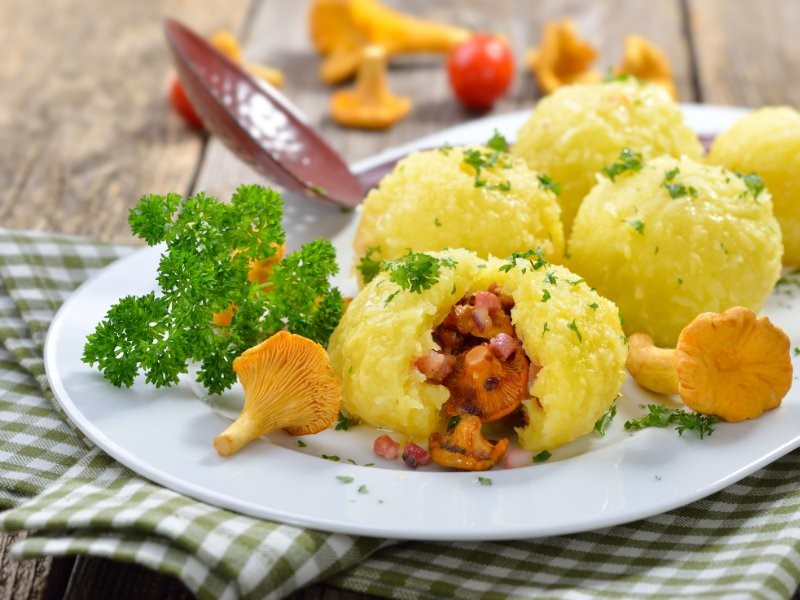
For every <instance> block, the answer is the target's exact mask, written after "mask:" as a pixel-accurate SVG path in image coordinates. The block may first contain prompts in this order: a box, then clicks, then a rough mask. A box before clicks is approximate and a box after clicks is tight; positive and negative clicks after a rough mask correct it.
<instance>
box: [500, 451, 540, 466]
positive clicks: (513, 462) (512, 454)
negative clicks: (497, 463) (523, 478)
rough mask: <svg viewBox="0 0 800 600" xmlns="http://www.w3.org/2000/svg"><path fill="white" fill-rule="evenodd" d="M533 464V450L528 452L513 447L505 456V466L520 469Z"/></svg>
mask: <svg viewBox="0 0 800 600" xmlns="http://www.w3.org/2000/svg"><path fill="white" fill-rule="evenodd" d="M531 464H533V452H528V451H527V450H523V449H522V448H512V449H511V450H509V451H508V452H506V455H505V456H504V457H503V468H505V469H518V468H520V467H527V466H530V465H531Z"/></svg>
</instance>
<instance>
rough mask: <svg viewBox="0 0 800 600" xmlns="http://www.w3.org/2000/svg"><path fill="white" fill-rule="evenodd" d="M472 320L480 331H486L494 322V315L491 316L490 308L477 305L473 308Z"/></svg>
mask: <svg viewBox="0 0 800 600" xmlns="http://www.w3.org/2000/svg"><path fill="white" fill-rule="evenodd" d="M472 320H473V322H474V323H475V327H477V328H478V331H486V328H487V327H489V326H490V325H491V324H492V317H490V316H489V309H488V308H486V307H485V306H476V307H474V308H473V309H472Z"/></svg>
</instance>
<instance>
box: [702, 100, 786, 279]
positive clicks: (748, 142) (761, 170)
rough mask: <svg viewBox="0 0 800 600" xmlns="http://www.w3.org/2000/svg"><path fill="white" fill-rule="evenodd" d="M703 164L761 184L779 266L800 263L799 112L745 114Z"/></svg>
mask: <svg viewBox="0 0 800 600" xmlns="http://www.w3.org/2000/svg"><path fill="white" fill-rule="evenodd" d="M708 161H709V162H711V163H713V164H718V165H722V166H724V167H727V168H729V169H731V170H733V171H738V172H739V173H757V174H758V175H759V176H760V177H761V178H762V179H763V180H764V183H765V184H766V186H767V189H769V192H770V194H772V203H773V205H774V208H775V217H776V218H777V219H778V223H780V225H781V232H782V234H783V262H785V263H788V264H798V263H800V112H798V111H797V110H795V109H794V108H790V107H788V106H771V107H765V108H761V109H758V110H756V111H753V112H751V113H748V114H747V115H745V116H744V117H741V118H740V119H739V120H738V121H737V122H736V123H734V124H733V126H732V127H730V128H729V129H728V130H726V131H724V132H723V133H722V134H721V135H719V136H718V137H717V138H716V140H714V144H713V145H712V146H711V152H710V153H709V155H708Z"/></svg>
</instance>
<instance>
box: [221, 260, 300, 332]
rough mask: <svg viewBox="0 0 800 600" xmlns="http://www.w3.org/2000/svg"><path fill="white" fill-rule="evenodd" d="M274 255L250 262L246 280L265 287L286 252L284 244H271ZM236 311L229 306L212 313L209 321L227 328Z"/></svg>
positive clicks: (233, 307)
mask: <svg viewBox="0 0 800 600" xmlns="http://www.w3.org/2000/svg"><path fill="white" fill-rule="evenodd" d="M273 247H274V248H275V254H273V255H272V256H270V257H269V258H266V259H264V260H254V261H251V262H250V270H249V271H248V272H247V280H248V281H255V282H258V283H260V284H262V285H263V286H267V284H268V283H269V280H270V279H271V278H272V272H273V271H274V270H275V265H277V264H278V263H279V262H281V259H282V258H283V255H284V253H285V252H286V244H281V245H280V246H278V245H277V244H273ZM234 310H236V307H235V306H231V307H230V308H227V309H225V310H223V311H222V312H218V313H214V316H213V318H212V319H211V320H212V321H213V323H214V324H215V325H220V326H221V327H227V326H228V325H230V324H231V321H232V320H233V311H234Z"/></svg>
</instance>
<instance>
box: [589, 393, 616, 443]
mask: <svg viewBox="0 0 800 600" xmlns="http://www.w3.org/2000/svg"><path fill="white" fill-rule="evenodd" d="M615 416H617V403H616V400H615V401H614V402H612V403H611V406H609V407H608V410H607V411H606V412H604V413H603V416H602V417H600V418H599V419H597V421H596V422H595V424H594V430H595V432H597V434H598V435H599V436H600V437H603V436H605V435H606V428H607V427H608V426H609V425H610V424H611V421H613V420H614V417H615Z"/></svg>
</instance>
